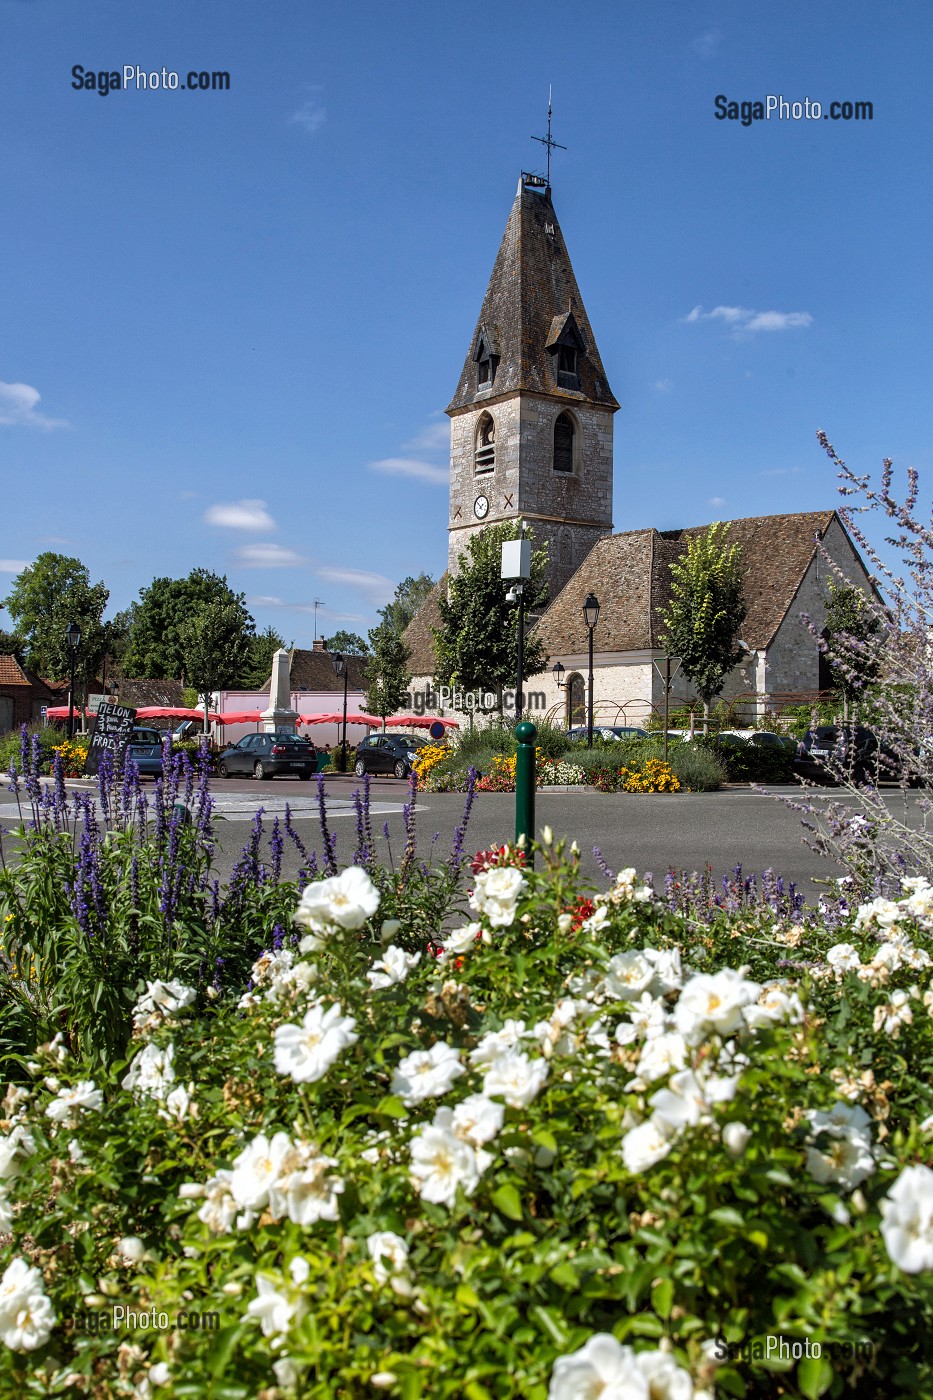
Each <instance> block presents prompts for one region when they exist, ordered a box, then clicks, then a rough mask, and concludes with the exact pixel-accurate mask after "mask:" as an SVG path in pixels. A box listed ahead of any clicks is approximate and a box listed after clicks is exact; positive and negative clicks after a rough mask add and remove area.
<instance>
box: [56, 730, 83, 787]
mask: <svg viewBox="0 0 933 1400" xmlns="http://www.w3.org/2000/svg"><path fill="white" fill-rule="evenodd" d="M88 742H89V741H88V739H87V738H85V737H84V736H83V735H80V734H79V735H75V737H74V738H73V739H65V740H63V742H62V743H60V744H55V745H54V747H53V749H52V755H53V762H54V755H55V754H58V756H59V758H60V759H61V761H62V767H63V769H64V773H65V777H66V778H80V776H81V774H82V773H83V772H84V760H85V759H86V758H87V750H88Z"/></svg>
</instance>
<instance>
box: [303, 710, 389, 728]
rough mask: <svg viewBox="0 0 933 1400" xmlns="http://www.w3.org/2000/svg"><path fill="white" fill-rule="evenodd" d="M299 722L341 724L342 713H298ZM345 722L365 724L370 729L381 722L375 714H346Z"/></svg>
mask: <svg viewBox="0 0 933 1400" xmlns="http://www.w3.org/2000/svg"><path fill="white" fill-rule="evenodd" d="M298 719H299V722H300V723H301V724H343V715H342V714H328V715H299V716H298ZM347 724H366V725H368V726H369V728H370V729H372V728H374V727H375V726H377V725H381V724H382V720H381V719H378V718H377V717H376V716H375V715H347Z"/></svg>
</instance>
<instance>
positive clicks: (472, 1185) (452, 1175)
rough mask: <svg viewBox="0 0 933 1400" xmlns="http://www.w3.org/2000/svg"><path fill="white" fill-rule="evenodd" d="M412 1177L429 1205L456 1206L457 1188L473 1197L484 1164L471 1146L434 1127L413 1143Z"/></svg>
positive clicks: (433, 1125) (415, 1138)
mask: <svg viewBox="0 0 933 1400" xmlns="http://www.w3.org/2000/svg"><path fill="white" fill-rule="evenodd" d="M411 1175H412V1179H413V1183H414V1186H415V1189H416V1190H417V1191H418V1193H419V1195H420V1196H421V1197H422V1199H423V1200H425V1201H433V1202H434V1203H435V1205H446V1206H452V1205H453V1204H454V1202H455V1200H456V1198H457V1187H458V1186H459V1187H461V1188H462V1190H463V1192H464V1195H467V1196H471V1195H472V1194H473V1192H474V1191H475V1190H476V1187H477V1185H478V1183H479V1178H480V1164H479V1162H478V1161H477V1156H476V1153H475V1152H474V1150H473V1148H472V1147H471V1146H470V1145H469V1143H467V1142H464V1141H463V1139H462V1138H458V1137H457V1136H456V1135H455V1134H454V1133H453V1132H451V1131H450V1129H449V1128H445V1127H442V1126H440V1125H437V1124H431V1125H430V1126H428V1127H425V1128H422V1129H421V1131H420V1133H416V1134H415V1135H414V1136H413V1137H412V1140H411Z"/></svg>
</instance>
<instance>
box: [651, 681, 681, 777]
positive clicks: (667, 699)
mask: <svg viewBox="0 0 933 1400" xmlns="http://www.w3.org/2000/svg"><path fill="white" fill-rule="evenodd" d="M662 667H663V669H662ZM672 667H673V670H672V669H671V668H672ZM654 669H655V670H656V671H657V672H658V674H659V675H660V677H661V679H662V681H663V682H664V762H665V763H666V762H667V746H668V736H667V726H668V717H669V714H670V703H671V682H672V681H673V679H674V677H675V676H676V674H677V672H678V671H679V670H680V657H679V656H662V657H661V664H660V665H659V664H658V662H657V661H656V662H655V663H654Z"/></svg>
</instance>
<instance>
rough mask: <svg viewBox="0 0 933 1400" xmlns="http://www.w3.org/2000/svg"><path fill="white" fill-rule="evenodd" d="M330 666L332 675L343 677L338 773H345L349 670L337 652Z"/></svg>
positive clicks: (344, 658)
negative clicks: (332, 669)
mask: <svg viewBox="0 0 933 1400" xmlns="http://www.w3.org/2000/svg"><path fill="white" fill-rule="evenodd" d="M330 664H331V665H332V666H333V668H334V675H335V676H337V677H338V679H339V677H340V676H343V738H342V739H341V741H340V772H341V773H345V772H346V771H347V680H348V679H349V672H350V668H349V667H348V665H347V659H346V657H345V656H342V655H341V654H340V652H339V651H336V652H334V655H333V656H332V657H331V659H330Z"/></svg>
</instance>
